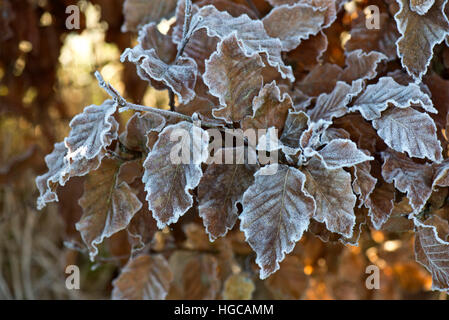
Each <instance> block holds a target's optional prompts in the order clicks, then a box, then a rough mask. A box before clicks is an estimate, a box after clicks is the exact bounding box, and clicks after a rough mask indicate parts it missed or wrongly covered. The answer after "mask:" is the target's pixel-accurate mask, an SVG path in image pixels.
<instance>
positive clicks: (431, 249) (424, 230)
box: [415, 217, 449, 292]
mask: <svg viewBox="0 0 449 320" xmlns="http://www.w3.org/2000/svg"><path fill="white" fill-rule="evenodd" d="M435 218H436V219H435ZM434 219H435V220H436V221H435V222H434V223H433V224H431V225H428V224H424V223H422V222H419V221H417V220H416V219H415V225H416V227H417V232H416V236H415V255H416V261H418V262H419V263H421V264H422V265H423V266H424V267H426V269H427V270H429V272H430V273H431V274H432V290H439V291H446V292H449V239H448V234H447V233H445V234H439V232H438V227H439V226H438V224H443V223H444V222H445V221H444V220H443V219H441V218H439V217H434ZM445 223H446V225H447V221H446V222H445Z"/></svg>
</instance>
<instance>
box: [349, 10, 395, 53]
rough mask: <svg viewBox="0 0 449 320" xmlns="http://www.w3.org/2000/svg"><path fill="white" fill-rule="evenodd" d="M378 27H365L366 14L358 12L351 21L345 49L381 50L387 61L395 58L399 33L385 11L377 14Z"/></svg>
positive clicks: (367, 51)
mask: <svg viewBox="0 0 449 320" xmlns="http://www.w3.org/2000/svg"><path fill="white" fill-rule="evenodd" d="M379 25H380V28H379V29H376V28H373V29H368V28H366V16H365V14H363V13H362V12H358V18H356V19H355V20H353V21H352V28H351V38H350V39H349V41H348V42H346V44H345V49H346V50H348V51H354V50H357V49H361V50H363V51H364V52H366V53H369V52H372V51H378V52H382V53H383V54H385V55H386V56H387V57H388V61H391V60H395V59H396V45H395V44H396V41H397V39H398V38H399V33H398V31H397V29H396V23H395V21H394V20H393V19H392V18H390V15H389V14H388V13H386V12H382V13H381V14H380V16H379Z"/></svg>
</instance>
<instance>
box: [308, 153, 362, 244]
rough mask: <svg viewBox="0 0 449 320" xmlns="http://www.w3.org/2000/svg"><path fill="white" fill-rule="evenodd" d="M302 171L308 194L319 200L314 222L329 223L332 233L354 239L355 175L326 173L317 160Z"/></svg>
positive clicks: (330, 171) (335, 171)
mask: <svg viewBox="0 0 449 320" xmlns="http://www.w3.org/2000/svg"><path fill="white" fill-rule="evenodd" d="M302 171H303V172H304V174H305V175H306V177H307V180H306V185H305V186H306V190H307V191H308V192H309V194H311V195H312V197H313V198H314V199H315V203H316V211H315V214H314V216H313V217H314V219H315V220H317V221H319V222H324V223H326V227H327V229H329V230H330V231H332V232H336V233H339V234H341V235H343V236H345V237H347V238H350V237H351V236H352V229H353V227H354V225H355V215H354V206H355V202H356V197H355V195H354V194H353V193H352V187H351V175H350V174H349V173H348V172H346V171H344V170H343V169H336V170H329V169H326V168H325V167H324V166H323V165H322V164H321V163H320V161H319V160H317V159H314V158H313V159H311V160H310V162H309V164H308V165H307V166H305V167H304V168H303V169H302Z"/></svg>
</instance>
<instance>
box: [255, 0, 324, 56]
mask: <svg viewBox="0 0 449 320" xmlns="http://www.w3.org/2000/svg"><path fill="white" fill-rule="evenodd" d="M324 18H325V11H324V9H319V8H316V7H313V6H310V5H308V4H305V3H296V4H294V5H292V6H289V5H283V6H279V7H275V8H274V9H273V10H272V11H271V12H270V13H269V14H268V15H267V16H265V17H264V18H263V20H262V21H263V25H264V27H265V30H267V33H268V35H269V36H270V37H272V38H278V39H280V40H281V42H282V50H283V51H290V50H293V49H295V48H296V47H297V46H299V44H300V43H301V41H302V40H305V39H308V38H309V36H311V35H315V34H317V33H318V32H319V31H320V30H321V29H322V26H323V23H324Z"/></svg>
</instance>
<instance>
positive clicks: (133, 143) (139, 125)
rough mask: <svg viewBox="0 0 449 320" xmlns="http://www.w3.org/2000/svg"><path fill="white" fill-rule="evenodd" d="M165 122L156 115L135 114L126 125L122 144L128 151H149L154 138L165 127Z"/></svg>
mask: <svg viewBox="0 0 449 320" xmlns="http://www.w3.org/2000/svg"><path fill="white" fill-rule="evenodd" d="M165 124H166V120H165V118H164V117H162V116H159V115H157V114H150V113H145V114H140V113H138V112H137V113H135V114H134V115H133V116H132V117H131V119H129V120H128V123H127V124H126V131H125V133H124V136H123V140H122V141H123V143H124V144H125V145H126V147H127V148H128V149H131V150H138V151H146V150H151V147H152V144H154V142H155V141H154V136H153V135H152V134H151V133H153V134H155V136H156V137H157V133H158V132H161V131H162V129H163V128H164V127H165Z"/></svg>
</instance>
